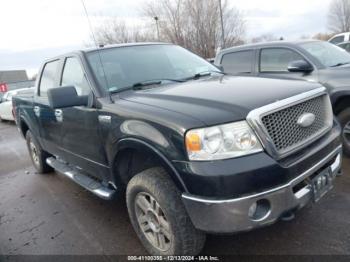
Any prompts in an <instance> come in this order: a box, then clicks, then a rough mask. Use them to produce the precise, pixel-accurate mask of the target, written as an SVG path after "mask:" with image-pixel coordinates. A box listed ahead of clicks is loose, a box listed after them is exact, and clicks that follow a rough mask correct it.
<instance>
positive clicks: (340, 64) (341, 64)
mask: <svg viewBox="0 0 350 262" xmlns="http://www.w3.org/2000/svg"><path fill="white" fill-rule="evenodd" d="M348 64H350V62H345V63H338V64H335V65H332V66H331V67H338V66H343V65H348Z"/></svg>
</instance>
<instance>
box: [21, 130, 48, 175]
mask: <svg viewBox="0 0 350 262" xmlns="http://www.w3.org/2000/svg"><path fill="white" fill-rule="evenodd" d="M26 141H27V147H28V151H29V154H30V158H31V160H32V162H33V165H34V167H35V169H36V170H37V171H38V173H39V174H45V173H49V172H51V171H53V169H52V167H50V166H49V165H48V164H47V163H46V159H47V158H48V157H49V156H50V155H49V154H48V153H47V152H45V151H44V150H43V149H42V148H41V146H40V144H39V143H38V141H37V140H36V139H35V137H34V136H33V134H32V133H31V132H30V131H29V130H28V131H27V133H26Z"/></svg>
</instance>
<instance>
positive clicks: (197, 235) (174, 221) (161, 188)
mask: <svg viewBox="0 0 350 262" xmlns="http://www.w3.org/2000/svg"><path fill="white" fill-rule="evenodd" d="M140 193H141V194H142V193H146V194H148V195H151V196H152V197H153V198H154V199H155V200H156V201H157V202H158V203H159V206H160V207H161V209H162V211H163V212H162V213H164V215H165V217H166V219H167V222H168V223H169V227H170V229H171V233H172V234H171V238H172V241H170V243H171V244H170V248H169V249H168V250H166V251H163V250H160V249H158V248H157V247H155V246H154V245H152V244H151V242H150V241H149V240H148V239H147V238H146V236H145V234H144V233H143V231H142V229H141V227H140V225H139V222H138V219H137V214H136V204H135V200H136V196H137V195H138V194H140ZM126 202H127V207H128V212H129V216H130V220H131V223H132V225H133V227H134V229H135V231H136V233H137V235H138V237H139V239H140V240H141V242H142V244H143V245H144V247H145V248H146V250H147V251H148V252H149V253H150V254H151V255H162V256H167V255H197V254H199V252H200V251H201V250H202V249H203V246H204V243H205V239H206V235H205V234H204V233H203V232H201V231H199V230H197V229H196V228H195V227H194V226H193V224H192V222H191V220H190V218H189V216H188V214H187V212H186V209H185V206H184V205H183V203H182V200H181V192H180V191H179V190H178V189H177V187H176V186H175V184H174V183H173V181H172V180H171V178H170V176H169V175H168V174H167V172H166V171H165V170H164V169H163V168H160V167H156V168H151V169H148V170H145V171H143V172H141V173H139V174H138V175H136V176H134V177H133V178H132V179H131V180H130V182H129V183H128V186H127V190H126Z"/></svg>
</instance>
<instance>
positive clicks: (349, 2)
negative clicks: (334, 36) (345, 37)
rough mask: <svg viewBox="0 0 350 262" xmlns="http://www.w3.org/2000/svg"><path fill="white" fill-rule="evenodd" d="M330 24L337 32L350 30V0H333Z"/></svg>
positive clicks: (329, 18)
mask: <svg viewBox="0 0 350 262" xmlns="http://www.w3.org/2000/svg"><path fill="white" fill-rule="evenodd" d="M328 26H329V29H330V30H332V31H333V32H335V33H341V32H348V31H350V0H332V2H331V5H330V8H329V14H328Z"/></svg>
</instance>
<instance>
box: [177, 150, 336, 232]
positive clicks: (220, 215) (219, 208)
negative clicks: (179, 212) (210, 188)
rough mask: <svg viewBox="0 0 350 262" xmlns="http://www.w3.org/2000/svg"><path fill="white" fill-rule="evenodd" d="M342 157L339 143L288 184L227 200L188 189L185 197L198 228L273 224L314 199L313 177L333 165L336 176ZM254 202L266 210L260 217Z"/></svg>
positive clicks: (220, 229) (232, 228)
mask: <svg viewBox="0 0 350 262" xmlns="http://www.w3.org/2000/svg"><path fill="white" fill-rule="evenodd" d="M341 161H342V149H341V146H339V147H337V148H336V149H335V150H333V151H332V152H331V153H330V154H328V155H327V156H326V157H324V158H323V159H322V160H321V161H319V162H318V163H317V164H315V165H313V166H312V167H311V168H309V169H308V170H306V171H305V172H303V173H302V174H300V175H299V176H297V177H296V178H294V179H292V180H291V181H289V182H288V183H287V184H285V185H282V186H278V187H275V188H272V189H270V190H268V191H265V192H261V193H258V194H251V195H247V196H244V197H240V198H234V199H226V200H213V199H209V198H199V197H196V196H193V195H190V194H188V193H184V194H183V195H182V198H183V202H184V204H185V207H186V209H187V212H188V214H189V216H190V218H191V220H192V222H193V224H194V226H195V227H196V228H197V229H200V230H202V231H205V232H211V233H234V232H240V231H249V230H252V229H254V228H257V227H262V226H266V225H269V224H272V223H274V222H276V221H277V220H279V219H280V218H281V216H283V215H284V214H285V213H287V212H289V211H294V210H297V209H300V208H302V207H304V206H305V205H306V204H307V203H308V202H310V201H311V200H312V194H313V193H312V189H311V185H310V183H309V180H310V178H311V177H312V176H313V175H315V174H316V173H317V172H319V171H321V170H324V169H326V168H330V170H331V173H332V178H333V179H334V178H335V177H336V175H337V174H338V173H339V172H340V168H341ZM254 203H259V206H261V207H262V212H265V213H264V215H263V216H262V217H259V218H257V219H255V218H252V217H251V216H249V209H250V208H251V206H252V205H253V204H254Z"/></svg>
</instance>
